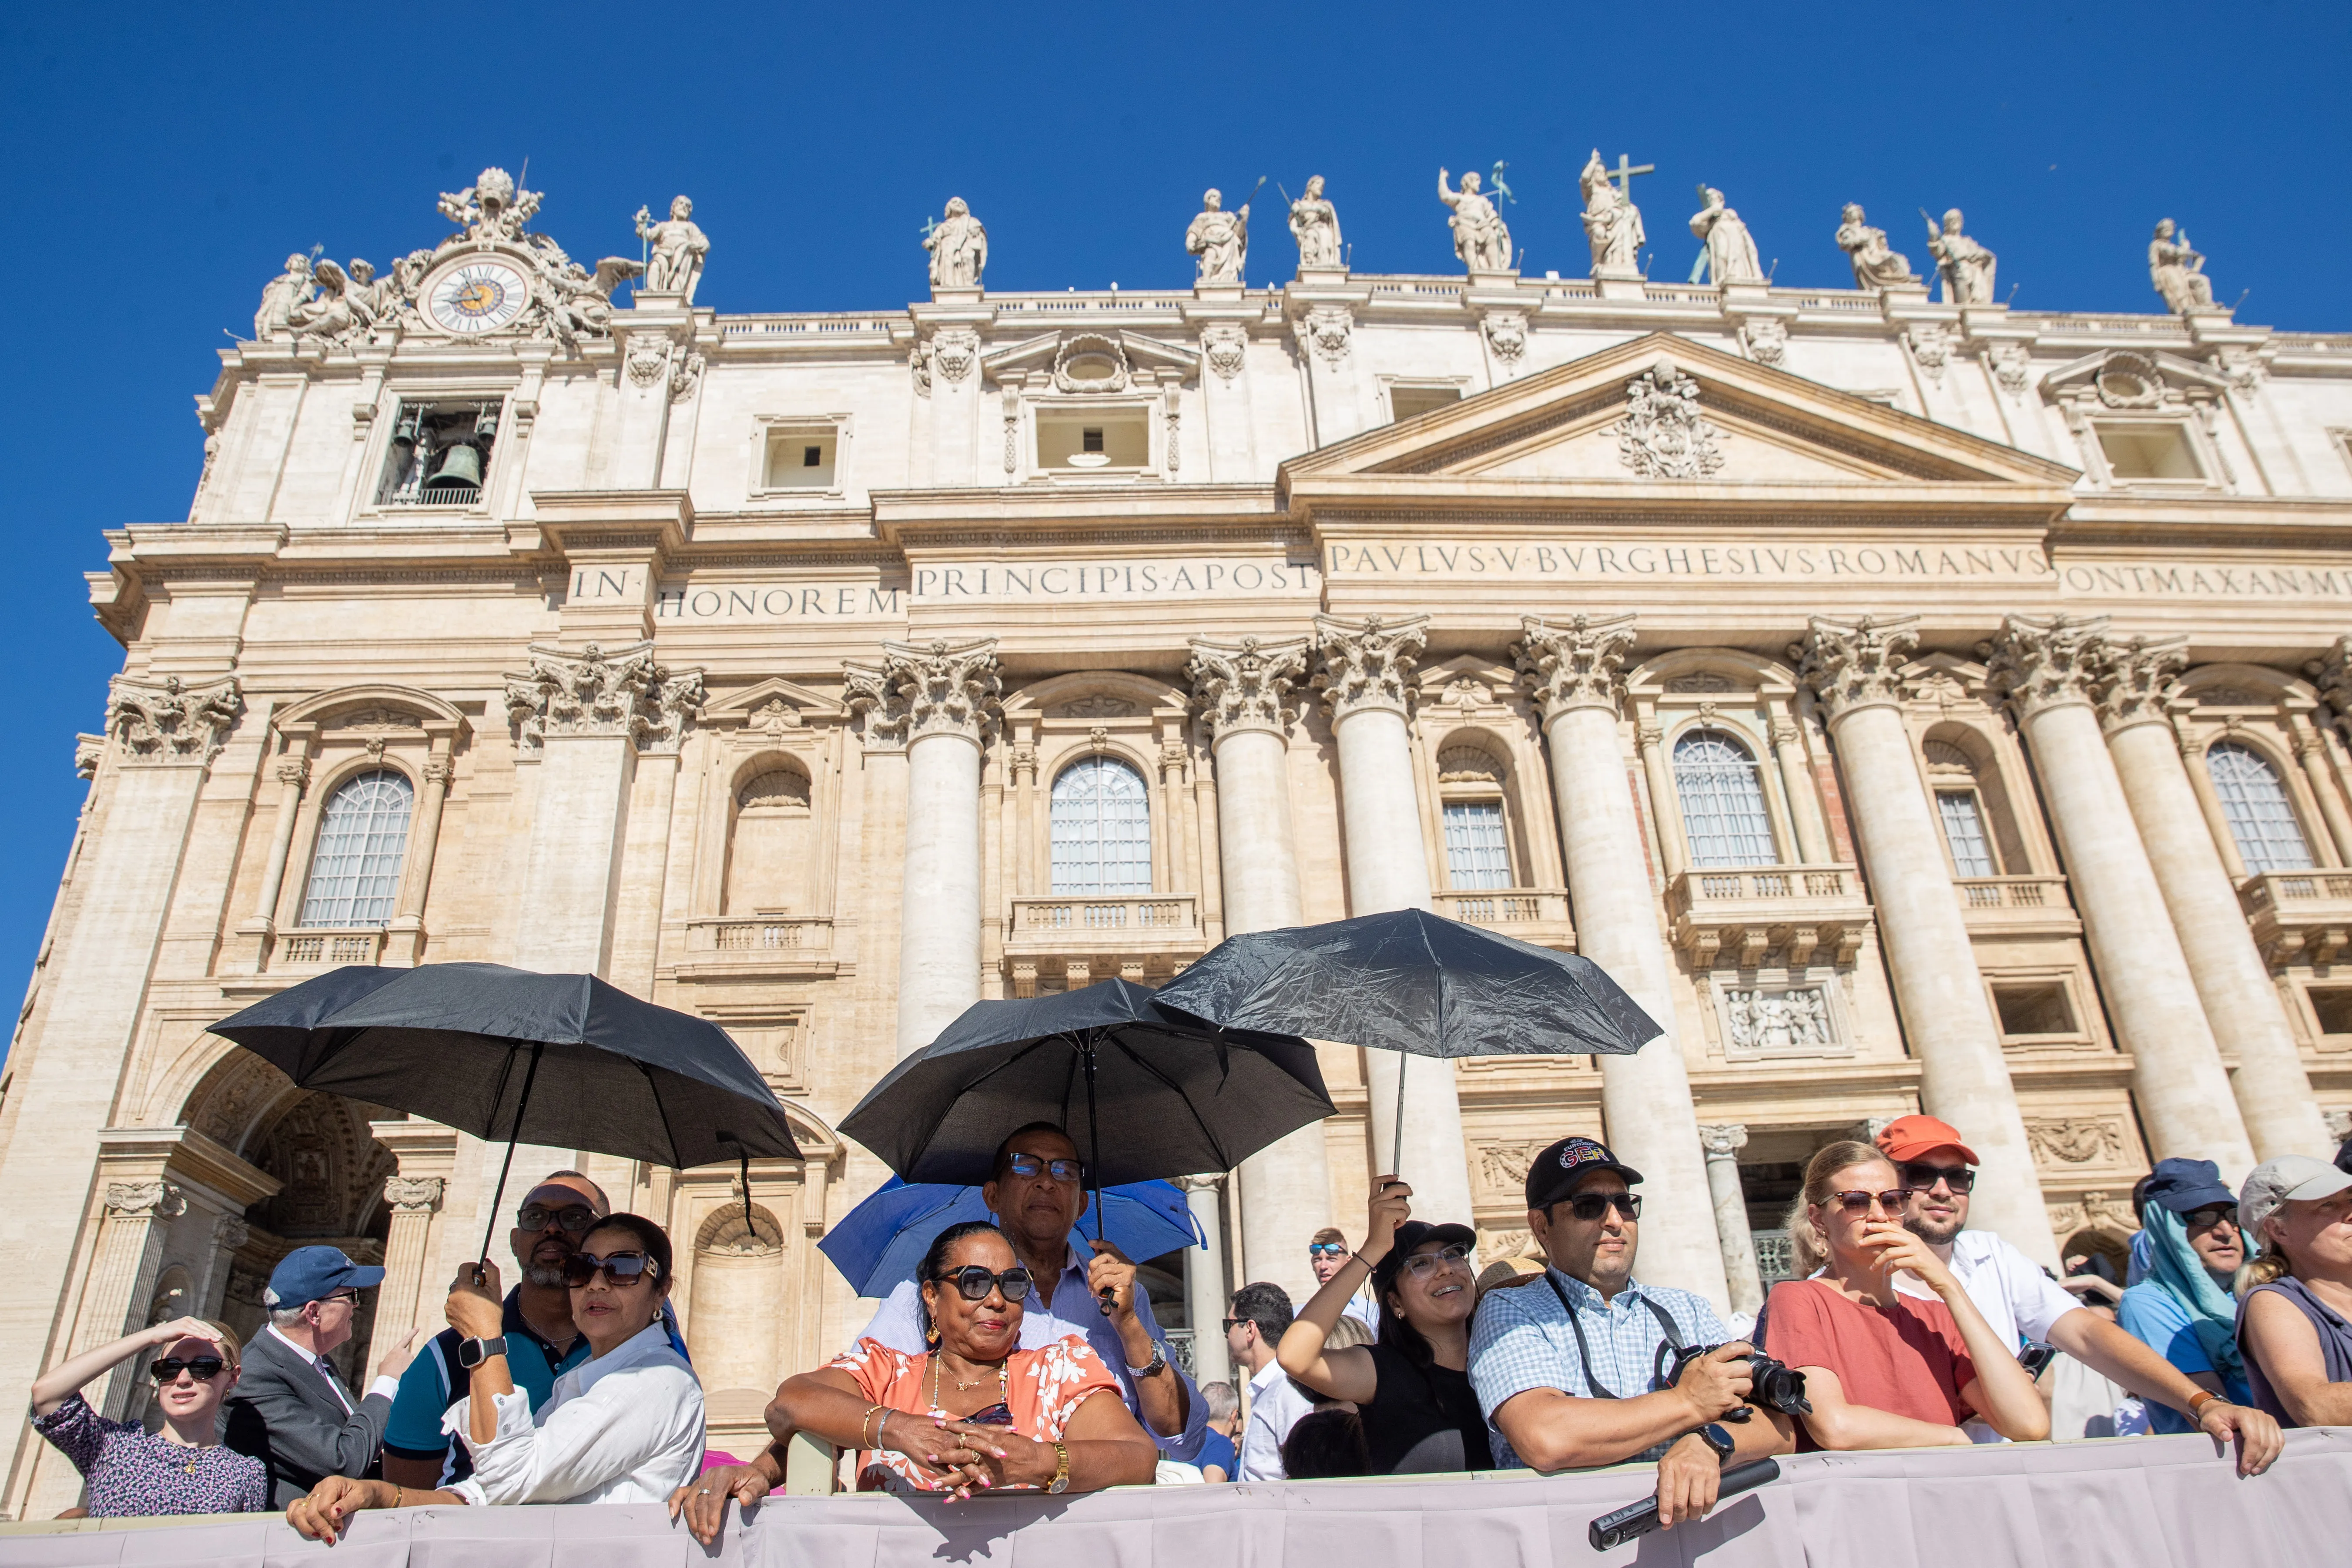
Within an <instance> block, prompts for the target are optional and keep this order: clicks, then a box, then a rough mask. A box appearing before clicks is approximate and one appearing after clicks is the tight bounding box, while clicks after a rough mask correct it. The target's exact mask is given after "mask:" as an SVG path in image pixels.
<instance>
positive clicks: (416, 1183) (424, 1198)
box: [383, 1176, 445, 1214]
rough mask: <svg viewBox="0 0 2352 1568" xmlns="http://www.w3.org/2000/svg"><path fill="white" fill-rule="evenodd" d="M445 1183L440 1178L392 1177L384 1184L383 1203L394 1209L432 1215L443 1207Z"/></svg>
mask: <svg viewBox="0 0 2352 1568" xmlns="http://www.w3.org/2000/svg"><path fill="white" fill-rule="evenodd" d="M444 1185H445V1181H444V1179H443V1178H442V1177H439V1176H392V1177H387V1178H386V1179H385V1181H384V1184H383V1201H384V1202H385V1203H388V1204H390V1205H392V1206H393V1207H394V1208H396V1209H404V1210H408V1211H411V1212H418V1211H421V1212H423V1213H425V1214H430V1213H432V1212H433V1211H434V1210H435V1209H437V1208H439V1207H440V1206H441V1191H442V1188H443V1186H444Z"/></svg>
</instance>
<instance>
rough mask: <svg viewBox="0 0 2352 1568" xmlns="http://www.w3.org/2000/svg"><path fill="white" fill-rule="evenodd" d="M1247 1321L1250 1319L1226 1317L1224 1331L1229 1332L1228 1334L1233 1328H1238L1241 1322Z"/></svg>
mask: <svg viewBox="0 0 2352 1568" xmlns="http://www.w3.org/2000/svg"><path fill="white" fill-rule="evenodd" d="M1248 1321H1250V1320H1248V1319H1247V1318H1227V1319H1226V1320H1225V1332H1227V1333H1229V1334H1230V1333H1232V1332H1233V1331H1234V1330H1235V1329H1237V1328H1239V1327H1240V1326H1241V1325H1242V1324H1244V1323H1246V1322H1248Z"/></svg>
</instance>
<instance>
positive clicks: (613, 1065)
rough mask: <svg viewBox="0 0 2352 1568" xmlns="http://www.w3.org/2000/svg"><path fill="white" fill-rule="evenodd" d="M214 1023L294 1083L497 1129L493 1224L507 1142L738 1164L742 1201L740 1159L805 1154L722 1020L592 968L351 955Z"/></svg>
mask: <svg viewBox="0 0 2352 1568" xmlns="http://www.w3.org/2000/svg"><path fill="white" fill-rule="evenodd" d="M213 1033H214V1034H215V1035H220V1036H223V1037H226V1038H228V1039H231V1040H234V1041H236V1043H237V1044H238V1045H240V1046H243V1047H245V1048H246V1049H247V1050H249V1051H251V1052H253V1053H254V1054H255V1055H257V1056H259V1057H263V1058H267V1059H268V1061H269V1062H271V1063H272V1064H273V1065H275V1066H276V1067H277V1068H279V1069H280V1070H281V1071H283V1072H284V1073H285V1074H286V1076H287V1077H289V1078H290V1079H293V1080H294V1081H295V1083H296V1084H298V1085H299V1086H300V1087H301V1088H303V1089H328V1090H331V1091H332V1092H334V1093H337V1094H346V1095H350V1096H351V1097H352V1098H353V1099H355V1100H368V1101H370V1102H372V1103H373V1104H376V1105H383V1106H389V1107H391V1108H392V1109H393V1110H404V1111H406V1112H408V1113H409V1114H410V1115H412V1116H423V1117H427V1118H430V1119H431V1120H433V1121H438V1122H441V1123H443V1124H444V1125H445V1126H449V1127H455V1128H457V1129H458V1130H460V1131H466V1132H470V1133H472V1134H473V1135H474V1136H475V1137H477V1138H481V1139H485V1140H489V1139H496V1138H499V1137H504V1138H505V1139H506V1141H507V1158H506V1163H505V1164H504V1165H501V1166H500V1167H499V1186H498V1192H497V1193H496V1194H494V1195H493V1196H492V1197H491V1199H490V1226H491V1227H492V1230H495V1228H496V1226H497V1225H498V1209H499V1203H500V1202H501V1201H502V1200H503V1199H504V1198H505V1195H506V1181H507V1170H508V1167H509V1166H511V1165H512V1164H513V1163H514V1146H515V1145H516V1144H517V1143H518V1142H526V1141H527V1142H533V1143H553V1144H557V1145H560V1146H562V1147H565V1148H574V1149H593V1150H595V1151H596V1152H599V1153H604V1154H616V1155H619V1156H620V1157H621V1158H623V1159H626V1160H645V1161H648V1162H650V1163H655V1164H660V1165H669V1166H674V1167H677V1168H678V1169H684V1168H685V1167H687V1166H689V1165H707V1164H710V1163H715V1162H717V1161H719V1160H728V1159H732V1160H737V1161H740V1162H741V1163H742V1164H743V1167H744V1173H745V1181H744V1183H743V1201H744V1205H745V1206H746V1208H747V1210H748V1208H749V1206H750V1204H751V1181H750V1179H749V1178H750V1171H751V1156H752V1155H754V1154H761V1155H777V1156H782V1157H784V1158H787V1159H798V1158H799V1157H800V1149H799V1147H798V1146H797V1145H795V1144H794V1143H793V1133H792V1128H791V1125H790V1124H789V1123H788V1122H787V1121H785V1119H784V1108H783V1106H782V1104H780V1103H779V1102H778V1101H777V1100H776V1096H775V1091H774V1090H772V1089H770V1088H769V1087H768V1084H767V1080H766V1079H762V1078H761V1076H760V1069H759V1068H755V1067H753V1066H752V1065H751V1059H750V1058H747V1057H745V1056H744V1055H743V1052H742V1049H741V1048H740V1047H738V1046H737V1045H736V1044H735V1042H734V1041H733V1040H731V1039H730V1038H728V1037H727V1031H725V1030H724V1029H721V1028H720V1027H719V1026H718V1025H716V1024H714V1023H711V1022H710V1021H709V1019H707V1018H697V1017H694V1016H690V1015H688V1014H685V1013H679V1012H676V1011H674V1010H672V1009H670V1008H667V1007H657V1006H656V1005H653V1004H652V1003H650V1002H641V1001H639V1000H638V999H637V998H636V997H635V996H632V995H630V994H628V993H627V992H625V991H623V990H621V989H619V988H618V987H617V986H614V985H611V984H607V983H605V982H604V981H603V980H599V979H598V978H597V977H596V976H594V975H593V974H537V973H532V972H531V971H530V970H527V969H509V968H507V967H506V966H505V965H504V964H498V963H427V964H421V965H419V966H418V967H416V968H415V969H379V968H374V967H371V966H368V965H362V964H354V965H352V966H350V967H347V968H343V969H336V970H331V971H329V972H328V973H325V974H321V975H320V976H318V977H317V978H316V979H312V980H306V981H304V982H303V983H302V984H299V985H296V986H293V987H291V988H289V989H288V990H285V991H281V992H279V993H278V994H277V995H275V996H272V997H270V998H268V1000H267V1001H262V1002H257V1003H255V1004H254V1005H252V1006H250V1007H247V1009H246V1010H245V1011H244V1012H242V1013H239V1014H238V1015H237V1016H235V1017H234V1018H227V1019H224V1020H223V1021H222V1022H220V1023H217V1024H215V1025H214V1026H213ZM542 1064H544V1066H545V1067H546V1068H547V1071H546V1073H545V1075H544V1077H543V1078H542V1076H541V1071H540V1068H541V1065H542ZM747 1217H748V1216H747ZM489 1236H490V1233H489V1232H485V1233H484V1235H483V1237H482V1256H483V1257H484V1258H486V1259H487V1258H488V1256H489Z"/></svg>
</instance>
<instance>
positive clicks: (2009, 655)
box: [1977, 616, 2108, 720]
mask: <svg viewBox="0 0 2352 1568" xmlns="http://www.w3.org/2000/svg"><path fill="white" fill-rule="evenodd" d="M2106 632H2107V617H2106V616H2091V617H2090V618H2088V619H2087V620H2077V619H2075V618H2074V616H2004V617H2003V618H2002V620H2001V623H2000V636H1999V637H1995V638H1994V639H1993V640H1992V641H1990V642H1989V643H1984V644H1980V645H1979V647H1978V648H1977V651H1978V653H1979V654H1981V655H1982V656H1983V657H1984V660H1985V686H1986V688H1987V689H1989V690H1990V691H1992V692H1993V693H1995V694H1996V695H1998V696H2000V697H2001V698H2003V699H2005V700H2007V701H2008V702H2009V704H2010V706H2011V708H2013V709H2015V710H2016V711H2017V716H2018V717H2019V718H2020V719H2021V720H2022V719H2030V718H2032V716H2033V715H2034V714H2036V713H2040V712H2042V711H2043V710H2047V709H2051V708H2064V707H2067V706H2069V705H2070V704H2074V703H2083V704H2084V705H2088V704H2089V702H2090V701H2091V688H2092V684H2093V683H2094V682H2095V680H2097V679H2098V676H2099V668H2100V666H2101V665H2102V664H2103V663H2104V662H2105V657H2106V653H2107V647H2108V644H2107V638H2106Z"/></svg>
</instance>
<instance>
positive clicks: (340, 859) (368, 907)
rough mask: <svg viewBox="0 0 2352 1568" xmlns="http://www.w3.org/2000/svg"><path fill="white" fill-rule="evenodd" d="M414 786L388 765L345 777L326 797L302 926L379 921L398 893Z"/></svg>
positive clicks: (390, 911) (387, 916) (304, 898)
mask: <svg viewBox="0 0 2352 1568" xmlns="http://www.w3.org/2000/svg"><path fill="white" fill-rule="evenodd" d="M415 793H416V792H415V789H414V788H412V787H411V786H410V784H409V782H408V778H407V775H405V774H404V773H395V772H394V771H393V770H392V769H390V768H378V769H376V770H374V771H373V772H372V773H361V774H358V775H357V776H356V777H353V778H349V779H346V780H344V781H343V782H342V784H340V785H338V786H337V787H336V790H335V793H334V794H333V795H331V796H329V797H328V799H327V809H326V811H325V813H324V814H323V815H322V816H321V817H320V823H319V847H318V849H317V850H316V851H315V852H314V853H313V854H312V855H311V857H310V884H309V886H308V887H306V888H305V889H303V893H302V921H301V923H302V924H304V925H306V926H380V925H382V924H383V923H384V922H385V921H389V920H390V919H392V914H393V905H394V901H395V900H397V899H398V898H399V896H400V866H401V861H402V860H403V858H405V856H406V855H407V853H408V814H409V809H410V807H411V806H412V805H414V804H415Z"/></svg>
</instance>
